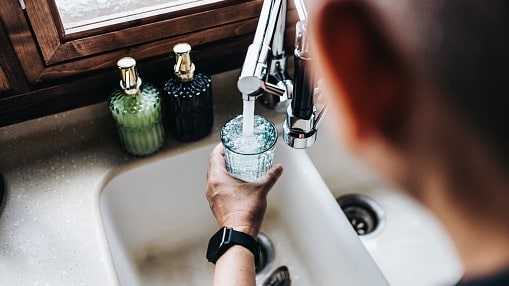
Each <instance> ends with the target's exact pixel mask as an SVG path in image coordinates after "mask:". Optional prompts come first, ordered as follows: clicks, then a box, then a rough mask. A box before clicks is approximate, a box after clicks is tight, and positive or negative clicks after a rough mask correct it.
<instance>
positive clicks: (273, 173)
mask: <svg viewBox="0 0 509 286" xmlns="http://www.w3.org/2000/svg"><path fill="white" fill-rule="evenodd" d="M282 174H283V165H281V164H277V165H276V166H274V167H273V168H272V169H270V170H269V171H268V172H267V173H266V174H265V175H263V177H261V178H260V179H259V180H258V183H259V184H261V185H262V186H263V190H265V191H266V192H267V193H268V192H269V191H270V190H271V189H272V187H273V186H274V184H276V182H277V180H278V179H279V177H281V175H282Z"/></svg>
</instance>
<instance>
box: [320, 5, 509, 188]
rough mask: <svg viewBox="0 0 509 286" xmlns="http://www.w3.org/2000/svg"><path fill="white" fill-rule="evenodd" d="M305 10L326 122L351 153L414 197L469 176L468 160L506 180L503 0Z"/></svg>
mask: <svg viewBox="0 0 509 286" xmlns="http://www.w3.org/2000/svg"><path fill="white" fill-rule="evenodd" d="M313 3H314V4H313V6H316V7H315V8H314V9H313V10H314V11H312V13H311V17H312V20H311V31H312V37H313V42H314V51H315V60H316V67H317V69H318V73H319V74H320V77H322V78H323V79H324V82H325V86H326V87H327V90H326V92H327V95H326V96H327V97H329V100H328V101H329V104H330V105H331V107H330V108H329V110H330V111H331V112H330V114H329V115H330V117H332V118H329V119H332V120H333V121H338V122H340V123H339V124H337V127H336V129H337V131H339V133H340V134H341V137H342V139H343V140H344V141H346V145H347V146H348V147H349V148H350V149H352V150H353V151H354V152H355V153H357V154H358V155H359V156H360V157H361V158H362V159H363V160H364V161H366V162H368V164H370V165H372V166H374V167H375V168H376V169H378V170H379V171H381V172H382V173H384V174H385V175H386V177H388V178H389V179H390V180H391V181H392V182H393V183H395V184H397V185H399V186H401V187H403V188H404V189H407V190H408V191H410V192H411V193H412V194H413V195H415V196H416V197H420V196H422V195H423V194H422V193H421V191H422V187H423V186H422V180H423V178H417V176H422V175H426V174H428V175H429V174H430V173H433V172H436V173H437V174H435V175H438V176H440V172H444V173H447V174H442V175H443V176H448V175H451V174H450V172H451V171H450V170H449V171H444V170H446V169H447V168H449V169H454V166H459V169H458V170H457V174H455V175H456V176H457V177H460V176H461V174H462V173H464V174H467V173H468V174H470V173H473V172H470V171H472V170H469V171H468V170H464V169H462V168H467V167H465V166H464V165H468V164H467V163H466V162H467V161H469V160H470V159H472V162H477V161H478V162H481V161H482V162H484V163H486V162H491V163H493V165H494V166H496V167H497V168H498V169H503V170H504V172H505V173H506V174H507V170H509V168H508V167H509V124H508V123H509V120H508V119H506V118H505V114H509V112H508V111H507V110H509V94H508V93H509V36H508V34H507V33H508V31H509V15H508V14H509V3H507V1H503V0H500V1H498V0H494V1H482V0H478V1H476V0H465V1H440V0H412V1H397V0H349V1H347V0H343V1H341V0H321V1H316V2H315V1H313ZM317 3H319V4H317ZM316 4H317V5H316ZM469 156H470V157H471V158H466V157H469ZM470 163H471V162H470ZM437 166H443V168H444V169H441V168H440V167H438V169H437ZM432 169H436V170H435V171H433V170H432Z"/></svg>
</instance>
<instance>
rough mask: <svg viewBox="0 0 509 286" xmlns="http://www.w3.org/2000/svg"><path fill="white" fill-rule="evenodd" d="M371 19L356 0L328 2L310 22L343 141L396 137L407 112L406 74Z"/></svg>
mask: <svg viewBox="0 0 509 286" xmlns="http://www.w3.org/2000/svg"><path fill="white" fill-rule="evenodd" d="M377 20H378V19H377V18H376V17H375V16H374V14H373V13H372V12H371V11H370V10H369V8H368V7H367V6H366V5H365V4H362V3H360V2H359V1H330V2H329V3H328V4H326V5H324V6H323V7H321V8H320V9H318V11H317V12H316V14H315V15H314V22H313V23H312V27H313V30H314V31H313V37H314V41H315V46H314V49H315V54H316V57H317V60H318V61H317V62H318V63H319V69H320V71H319V73H320V74H321V76H322V77H323V78H324V79H325V81H326V82H327V85H328V87H329V88H330V89H331V90H330V91H331V92H333V93H334V94H331V95H330V96H332V97H333V99H332V102H335V101H336V103H338V104H336V105H337V106H334V107H333V108H336V107H339V108H340V109H341V110H340V111H337V112H341V114H340V115H341V116H342V117H343V119H345V120H346V122H348V125H349V126H347V127H348V130H346V131H345V130H343V131H344V132H346V134H344V135H346V136H347V137H349V138H346V139H347V141H352V140H354V141H356V142H357V141H358V140H361V139H365V137H366V136H371V135H373V134H376V135H377V136H379V135H382V136H383V137H386V139H391V140H393V139H396V138H397V137H398V136H399V135H401V134H400V132H402V128H401V124H402V122H403V121H404V120H405V118H404V117H405V113H406V111H407V110H408V95H409V94H408V87H409V82H408V80H407V73H406V72H405V69H404V68H403V64H402V61H401V58H400V56H398V53H397V51H396V50H395V49H394V48H393V47H392V46H391V45H392V44H391V43H392V41H390V39H389V38H387V37H386V35H385V34H384V31H383V30H382V28H381V27H382V26H381V25H379V23H378V21H377Z"/></svg>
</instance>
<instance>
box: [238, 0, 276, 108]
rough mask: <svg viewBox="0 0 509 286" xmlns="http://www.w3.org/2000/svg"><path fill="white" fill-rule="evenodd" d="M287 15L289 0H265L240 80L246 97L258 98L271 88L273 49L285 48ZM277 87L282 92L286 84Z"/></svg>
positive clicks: (239, 83) (241, 89) (247, 98)
mask: <svg viewBox="0 0 509 286" xmlns="http://www.w3.org/2000/svg"><path fill="white" fill-rule="evenodd" d="M283 2H284V5H283ZM282 15H284V16H282ZM284 19H286V0H265V1H264V2H263V6H262V11H261V13H260V18H259V20H258V26H257V28H256V33H255V37H254V40H253V43H252V44H251V45H250V46H249V48H248V50H247V54H246V58H245V60H244V65H243V66H242V72H241V75H240V77H239V80H238V82H237V87H238V89H239V91H240V92H241V93H242V94H243V99H244V100H256V98H258V96H260V95H261V94H262V93H263V92H264V91H267V89H266V88H265V87H266V86H267V84H266V80H267V77H268V75H269V72H270V69H271V59H272V57H273V55H272V52H273V51H274V50H275V51H282V50H283V37H284V27H285V23H284V22H283V21H284ZM281 29H283V31H281ZM273 39H274V40H275V41H273ZM271 50H272V52H271ZM275 88H276V90H278V93H284V90H283V89H282V88H279V87H277V86H276V87H275ZM269 91H272V89H271V90H269Z"/></svg>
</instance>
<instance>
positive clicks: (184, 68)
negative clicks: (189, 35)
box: [173, 43, 195, 81]
mask: <svg viewBox="0 0 509 286" xmlns="http://www.w3.org/2000/svg"><path fill="white" fill-rule="evenodd" d="M173 52H174V53H175V61H176V62H177V63H176V64H175V66H174V68H173V71H174V72H175V75H177V77H178V78H179V79H180V80H182V81H192V80H193V79H194V70H195V66H194V64H193V62H192V61H191V56H190V55H189V53H190V52H191V46H190V45H189V44H187V43H180V44H176V45H175V46H173Z"/></svg>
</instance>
